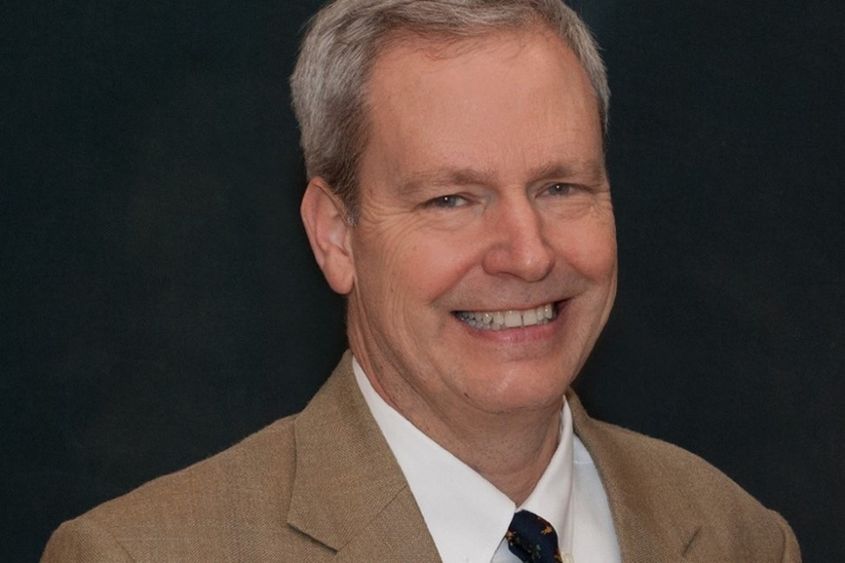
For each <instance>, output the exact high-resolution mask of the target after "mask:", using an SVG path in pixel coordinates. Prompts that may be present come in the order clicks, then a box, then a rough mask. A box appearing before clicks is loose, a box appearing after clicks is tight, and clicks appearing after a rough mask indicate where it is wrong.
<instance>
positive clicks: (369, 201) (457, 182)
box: [300, 0, 616, 436]
mask: <svg viewBox="0 0 845 563" xmlns="http://www.w3.org/2000/svg"><path fill="white" fill-rule="evenodd" d="M346 4H348V5H350V6H352V7H353V8H354V7H359V6H363V7H361V8H360V9H361V10H364V11H365V12H369V11H372V7H371V6H372V5H373V4H375V3H374V2H356V1H351V2H339V3H337V4H335V5H334V6H333V8H330V10H331V9H337V10H340V8H341V5H346ZM383 4H385V5H388V6H391V7H393V6H400V7H401V11H402V13H405V14H406V16H404V17H405V19H410V20H413V18H412V17H411V14H416V10H420V11H421V12H422V14H417V15H416V17H417V18H418V19H420V18H423V16H425V17H426V18H428V19H436V18H437V17H439V18H440V20H442V21H443V22H447V21H449V19H450V18H452V17H455V16H454V14H453V12H452V11H450V9H449V8H448V7H450V6H452V7H453V6H455V5H459V6H466V5H479V6H484V7H485V8H486V10H485V12H486V13H487V21H488V24H487V25H488V27H487V28H486V30H485V32H484V33H481V32H475V33H469V32H467V33H465V34H457V33H452V34H445V33H444V32H443V31H442V30H439V28H435V29H434V31H430V32H425V31H423V30H422V29H420V28H419V27H409V28H402V27H401V26H400V27H398V28H394V29H393V30H392V31H391V32H390V35H389V36H384V37H382V38H381V40H380V41H379V48H378V49H377V50H376V51H373V52H369V53H368V56H369V57H370V60H369V61H368V62H367V68H368V70H367V73H366V80H365V82H364V83H363V87H362V93H361V96H362V97H361V100H360V102H359V103H358V105H357V106H355V107H357V108H359V111H360V112H362V115H359V116H357V118H358V119H359V120H360V122H361V123H362V124H363V125H362V126H363V128H364V129H363V133H362V134H361V136H360V137H359V139H360V141H359V142H360V145H359V146H356V147H355V150H354V153H355V154H354V155H351V156H349V158H350V159H352V160H353V161H354V162H355V169H354V175H353V176H354V185H355V186H356V190H357V191H356V196H355V197H356V205H357V209H356V211H355V213H356V219H355V221H354V222H351V221H349V220H348V219H349V210H348V207H347V205H346V203H345V201H344V198H343V197H342V196H339V195H338V194H337V190H336V188H335V186H334V185H333V184H332V180H330V179H329V178H328V177H326V176H321V175H319V173H318V170H319V166H320V165H319V164H315V163H314V161H313V160H312V162H311V163H310V164H309V171H310V172H309V173H310V174H311V175H312V177H311V179H310V182H309V186H308V189H307V190H306V194H305V197H304V199H303V206H302V214H303V219H304V221H305V224H306V230H307V231H308V235H309V239H310V241H311V245H312V248H313V249H314V253H315V256H316V258H317V261H318V263H319V264H320V266H321V268H322V269H323V272H324V273H325V275H326V278H327V280H328V281H329V284H330V285H331V286H332V287H333V288H334V289H335V290H336V291H338V292H339V293H342V294H344V295H347V296H348V298H349V299H348V322H349V339H350V346H351V348H352V350H353V352H354V353H355V355H356V358H358V360H359V361H360V362H361V364H362V365H363V366H364V368H365V371H366V372H367V373H368V375H369V376H370V377H371V378H372V379H373V384H374V386H375V387H376V389H377V390H378V391H379V393H380V394H381V395H382V396H383V397H384V398H385V399H386V400H387V401H388V402H390V403H391V404H393V406H394V407H395V408H397V410H399V411H400V412H402V414H404V415H405V416H406V417H408V418H409V419H411V420H412V421H413V422H414V423H415V424H417V425H418V426H420V427H421V428H422V429H423V430H424V431H427V432H429V434H430V435H433V436H434V435H438V434H442V431H443V428H449V427H450V426H451V427H454V426H458V425H460V424H467V420H463V421H459V420H458V419H459V418H461V417H471V416H477V415H480V414H482V413H484V414H490V415H498V414H508V413H512V412H532V411H545V412H553V411H554V410H555V409H559V408H560V402H561V401H562V396H563V393H564V391H565V390H566V388H567V386H568V385H569V383H570V382H571V381H572V379H573V378H574V377H575V375H576V374H577V372H578V371H579V370H580V368H581V366H582V365H583V363H584V361H585V360H586V358H587V356H588V354H589V352H590V351H591V349H592V347H593V344H594V343H595V340H596V338H597V337H598V335H599V333H600V332H601V329H602V327H603V326H604V323H605V321H606V320H607V317H608V314H609V312H610V308H611V305H612V302H613V298H614V295H615V287H616V244H615V230H614V221H613V211H612V206H611V201H610V189H609V184H608V179H607V176H606V172H605V166H604V154H603V118H604V109H603V108H605V106H604V105H603V104H604V102H603V101H602V100H603V97H602V96H601V95H598V96H597V95H596V89H597V87H596V86H595V82H594V80H593V77H591V76H590V74H589V73H588V72H587V70H586V68H585V65H584V63H583V60H584V58H583V57H579V55H578V54H577V53H576V51H575V50H574V49H573V48H572V47H570V43H569V42H568V41H566V40H564V39H562V38H561V36H560V35H559V33H558V32H557V28H552V27H551V26H550V25H549V24H548V23H546V22H545V20H542V19H538V18H537V17H536V16H531V17H529V16H527V15H526V16H525V17H524V18H523V20H521V21H522V23H520V24H516V23H513V22H512V21H510V20H506V19H504V16H503V18H502V20H501V21H502V22H505V21H507V23H501V24H500V25H494V24H493V23H489V22H493V21H495V20H496V18H495V17H494V16H495V15H496V14H497V11H496V10H495V9H492V8H491V7H496V6H508V7H509V8H512V7H513V6H515V5H521V6H529V7H530V6H535V5H538V4H539V5H543V6H545V5H546V4H547V3H545V2H461V1H454V2H447V1H442V0H441V1H438V2H426V1H420V0H414V1H412V2H395V1H392V2H384V3H383ZM548 4H549V5H550V4H552V2H549V3H548ZM417 6H419V8H416V7H417ZM503 10H504V12H503V13H512V12H508V11H507V10H508V9H504V8H503ZM514 10H515V9H514ZM353 11H354V10H353ZM456 11H458V12H461V10H456ZM429 12H431V13H429ZM514 13H515V12H514ZM529 13H533V12H529ZM435 16H436V17H435ZM397 17H398V16H397ZM397 17H389V16H388V15H385V16H384V18H385V19H388V20H396V18H397ZM318 18H319V17H318ZM370 19H371V18H370ZM397 21H403V20H401V19H399V20H397ZM318 25H319V24H318ZM444 25H445V23H444ZM579 25H580V24H579ZM348 26H351V27H353V28H354V27H355V26H354V25H353V24H352V23H349V24H348ZM344 29H345V30H346V33H348V34H349V35H350V37H354V36H355V33H353V30H351V29H347V28H346V27H344ZM581 29H583V28H581ZM583 33H584V34H585V36H586V31H584V32H583ZM308 41H309V40H306V45H307V44H308ZM349 41H352V40H351V39H349ZM359 47H360V46H359V45H358V44H357V43H354V42H353V44H350V45H349V46H348V48H349V49H353V50H354V49H358V48H359ZM306 48H307V47H306ZM593 52H594V49H593ZM326 64H327V65H331V64H332V63H330V62H328V61H327V62H326ZM314 65H316V63H313V64H312V65H311V66H314ZM301 68H302V65H300V69H301ZM331 68H334V67H331ZM597 68H601V64H600V63H598V66H597ZM334 70H335V72H340V73H342V71H343V70H345V69H337V68H335V69H334ZM321 72H322V71H321ZM602 76H603V74H602ZM300 78H301V77H300ZM602 84H603V82H602ZM318 119H319V116H317V115H314V116H311V117H306V118H305V123H306V124H305V125H303V127H304V128H308V127H309V123H310V125H314V123H313V122H314V121H315V120H318ZM309 120H310V122H309ZM338 135H341V133H340V132H338ZM327 142H328V141H327ZM304 144H305V146H306V151H308V150H312V151H314V152H316V153H319V150H318V149H319V147H318V146H316V145H313V140H311V141H309V140H307V139H306V140H305V141H304ZM309 144H311V146H310V149H309V148H308V147H309ZM341 144H342V142H341ZM332 150H334V149H332ZM316 160H317V161H318V162H319V160H320V159H319V158H317V159H316Z"/></svg>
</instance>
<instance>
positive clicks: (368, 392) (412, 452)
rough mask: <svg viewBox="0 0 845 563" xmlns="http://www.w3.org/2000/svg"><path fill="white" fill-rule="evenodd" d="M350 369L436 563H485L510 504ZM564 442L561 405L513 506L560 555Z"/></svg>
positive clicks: (568, 484) (567, 444)
mask: <svg viewBox="0 0 845 563" xmlns="http://www.w3.org/2000/svg"><path fill="white" fill-rule="evenodd" d="M352 366H353V371H354V373H355V380H356V381H357V383H358V386H359V387H360V389H361V392H362V394H363V395H364V399H365V401H366V403H367V406H369V408H370V411H371V412H372V415H373V418H375V420H376V423H377V424H378V426H379V428H380V429H381V432H382V434H383V435H384V437H385V440H386V441H387V444H388V446H390V449H391V451H392V452H393V455H394V456H395V457H396V461H397V462H398V463H399V467H400V468H401V469H402V473H403V474H404V475H405V480H406V481H407V482H408V486H409V488H410V489H411V493H412V494H413V495H414V498H415V500H416V501H417V505H418V506H419V508H420V512H421V513H422V516H423V519H424V520H425V523H426V525H427V526H428V530H429V533H430V534H431V537H432V539H433V540H434V544H435V545H436V546H437V550H438V552H439V553H440V557H441V559H442V560H443V561H456V562H472V563H475V562H484V563H489V562H490V560H491V559H492V558H493V555H494V553H495V552H496V550H497V548H498V547H499V544H500V543H501V541H502V538H503V537H504V535H505V532H506V531H507V529H508V526H509V525H510V521H511V518H512V517H513V514H514V512H515V511H516V510H517V508H516V506H515V505H514V503H513V501H511V500H510V498H508V497H507V495H505V494H504V493H502V492H501V491H499V490H498V489H497V488H496V487H494V486H493V485H492V484H491V483H490V482H489V481H487V480H486V479H484V477H482V476H481V475H479V474H478V473H476V472H475V471H474V470H473V469H472V468H470V467H469V466H468V465H466V464H465V463H463V462H462V461H461V460H459V459H458V458H456V457H455V456H453V455H452V454H451V453H449V452H448V451H446V450H445V449H443V448H442V447H441V446H440V445H439V444H437V443H436V442H434V441H433V440H432V439H431V438H429V437H428V436H426V435H425V434H424V433H423V432H421V431H420V430H419V429H418V428H417V427H415V426H414V425H413V424H411V423H410V422H409V421H408V420H407V419H406V418H404V417H403V416H402V415H401V414H399V413H398V412H397V411H396V410H395V409H393V407H391V406H390V405H388V404H387V403H386V402H385V401H384V399H382V398H381V396H379V394H378V393H377V392H376V391H375V389H373V386H372V385H371V384H370V381H369V379H368V378H367V376H366V374H365V373H364V370H363V369H362V368H361V366H360V365H359V364H358V361H357V360H355V359H354V358H353V362H352ZM572 441H573V433H572V414H571V412H570V410H569V405H568V404H566V402H565V401H564V407H563V411H562V415H561V428H560V441H559V443H558V447H557V449H556V450H555V453H554V454H553V456H552V459H551V461H550V462H549V465H548V466H547V468H546V470H545V472H544V473H543V475H542V476H541V477H540V480H539V481H538V482H537V485H536V487H535V488H534V490H533V491H532V492H531V494H530V495H529V496H528V498H527V499H526V501H525V502H524V503H523V504H522V506H520V507H519V509H526V510H530V511H531V512H534V513H535V514H538V515H540V516H542V517H543V518H545V519H546V520H548V521H549V522H550V523H551V524H552V525H553V526H554V527H555V530H557V533H558V539H559V542H560V545H561V548H562V549H563V550H565V551H569V550H570V549H571V548H570V546H571V542H572V521H573V518H572V517H571V511H572V503H571V498H572V463H573V462H572Z"/></svg>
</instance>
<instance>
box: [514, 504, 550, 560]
mask: <svg viewBox="0 0 845 563" xmlns="http://www.w3.org/2000/svg"><path fill="white" fill-rule="evenodd" d="M505 539H507V541H508V548H509V549H510V550H511V553H513V554H514V555H516V556H517V557H519V558H520V560H522V561H531V562H536V563H557V562H560V561H563V560H562V559H561V556H560V549H559V548H558V544H557V533H556V532H555V529H554V526H552V525H551V524H550V523H549V522H547V521H546V520H544V519H543V518H541V517H540V516H537V515H536V514H534V513H533V512H529V511H527V510H520V511H519V512H517V513H516V514H514V515H513V520H511V525H510V527H509V528H508V533H507V534H506V535H505Z"/></svg>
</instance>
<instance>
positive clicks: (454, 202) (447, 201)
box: [425, 194, 469, 209]
mask: <svg viewBox="0 0 845 563" xmlns="http://www.w3.org/2000/svg"><path fill="white" fill-rule="evenodd" d="M468 203H469V201H467V199H466V198H465V197H463V196H460V195H457V194H449V195H441V196H438V197H436V198H434V199H430V200H428V201H427V202H425V206H426V207H434V208H438V209H452V208H454V207H463V206H464V205H467V204H468Z"/></svg>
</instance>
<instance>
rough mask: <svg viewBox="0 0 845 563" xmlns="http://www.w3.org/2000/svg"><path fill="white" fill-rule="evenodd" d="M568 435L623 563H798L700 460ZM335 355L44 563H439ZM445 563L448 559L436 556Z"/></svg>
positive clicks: (749, 505)
mask: <svg viewBox="0 0 845 563" xmlns="http://www.w3.org/2000/svg"><path fill="white" fill-rule="evenodd" d="M568 400H569V403H570V407H571V409H572V413H573V419H574V425H575V432H576V433H577V434H578V436H579V437H580V438H581V440H582V441H583V442H584V444H585V446H586V447H587V449H588V450H589V451H590V454H591V455H592V457H593V459H594V461H595V463H596V466H597V467H598V470H599V473H600V475H601V478H602V481H603V483H604V486H605V488H606V490H607V496H608V499H609V500H610V505H611V511H612V514H613V519H614V524H615V527H616V533H617V536H618V540H619V544H620V548H621V552H622V559H623V561H625V562H630V563H661V562H672V563H675V562H693V561H700V562H705V561H706V562H708V563H710V562H715V561H731V562H734V561H735V562H742V563H756V562H761V563H762V562H794V561H800V555H799V552H798V544H797V543H796V540H795V536H794V535H793V534H792V531H791V530H790V528H789V526H788V525H787V523H786V522H785V521H784V520H783V519H782V518H781V517H780V516H779V515H778V514H776V513H774V512H771V511H769V510H767V509H766V508H764V507H763V506H761V505H760V504H759V503H757V501H755V500H754V499H752V498H751V497H750V496H749V495H748V494H746V493H745V492H744V491H742V490H741V489H740V488H739V486H738V485H736V484H735V483H734V482H732V481H731V480H729V479H728V478H727V477H725V476H724V475H723V474H721V473H720V472H719V471H717V470H716V469H714V468H713V467H711V466H710V465H708V464H707V463H706V462H704V461H703V460H701V459H700V458H698V457H696V456H694V455H692V454H690V453H688V452H685V451H683V450H681V449H679V448H677V447H675V446H672V445H669V444H666V443H665V442H661V441H658V440H654V439H651V438H647V437H645V436H642V435H639V434H636V433H634V432H630V431H628V430H624V429H621V428H618V427H616V426H612V425H609V424H605V423H602V422H599V421H596V420H593V419H591V418H590V417H589V416H587V414H586V413H585V412H584V409H583V407H582V406H581V404H580V402H579V401H578V399H577V397H575V395H574V394H570V395H569V396H568ZM439 560H440V559H439V557H438V554H437V550H436V548H435V546H434V543H433V541H432V539H431V536H430V535H429V534H428V531H427V529H426V526H425V522H424V521H423V518H422V515H421V514H420V511H419V509H418V508H417V505H416V502H415V501H414V498H413V496H412V494H411V492H410V490H409V488H408V485H407V483H406V482H405V479H404V477H403V475H402V472H401V470H400V469H399V466H398V465H397V464H396V461H395V460H394V458H393V455H392V454H391V452H390V449H389V448H388V446H387V443H386V442H385V441H384V438H383V437H382V435H381V432H380V431H379V429H378V426H377V425H376V423H375V421H374V420H373V418H372V416H371V415H370V413H369V410H368V408H367V406H366V404H365V402H364V399H363V397H362V396H361V393H360V391H359V390H358V387H357V385H356V383H355V381H354V377H353V374H352V367H351V356H350V354H349V353H348V352H347V354H346V355H345V356H344V358H343V360H341V362H340V364H339V365H338V367H337V368H336V369H335V371H334V373H333V374H332V376H331V378H330V379H329V380H328V381H327V382H326V384H325V385H324V386H323V388H322V389H321V390H320V391H319V393H317V395H316V396H315V397H314V399H313V400H312V401H311V403H310V404H309V405H308V406H307V407H306V408H305V410H303V411H302V412H301V413H300V414H298V415H295V416H291V417H288V418H284V419H281V420H279V421H277V422H275V423H274V424H272V425H270V426H268V427H267V428H265V429H264V430H261V431H260V432H258V433H256V434H254V435H252V436H250V437H248V438H247V439H245V440H244V441H243V442H241V443H240V444H237V445H236V446H234V447H232V448H230V449H228V450H226V451H224V452H222V453H220V454H217V455H215V456H213V457H211V458H209V459H207V460H205V461H202V462H200V463H197V464H196V465H193V466H191V467H189V468H187V469H184V470H182V471H179V472H177V473H174V474H172V475H168V476H165V477H162V478H159V479H156V480H154V481H151V482H150V483H147V484H146V485H143V486H141V487H140V488H138V489H136V490H134V491H132V492H130V493H129V494H127V495H125V496H122V497H120V498H117V499H115V500H112V501H109V502H107V503H105V504H102V505H100V506H98V507H96V508H94V509H93V510H91V511H90V512H88V513H86V514H84V515H82V516H80V517H78V518H76V519H74V520H70V521H68V522H65V523H64V524H62V525H61V526H60V527H59V528H58V529H57V530H56V531H55V532H54V533H53V535H52V537H51V538H50V541H49V543H48V544H47V547H46V548H45V551H44V555H43V558H42V562H44V563H54V562H66V561H90V562H94V561H97V562H100V561H103V562H105V561H108V562H125V561H138V562H142V561H143V562H147V561H149V562H168V561H196V562H229V561H232V562H234V561H245V562H246V561H293V562H301V561H315V562H321V561H338V562H343V561H358V562H403V563H404V562H414V561H439ZM447 563H448V562H447Z"/></svg>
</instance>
